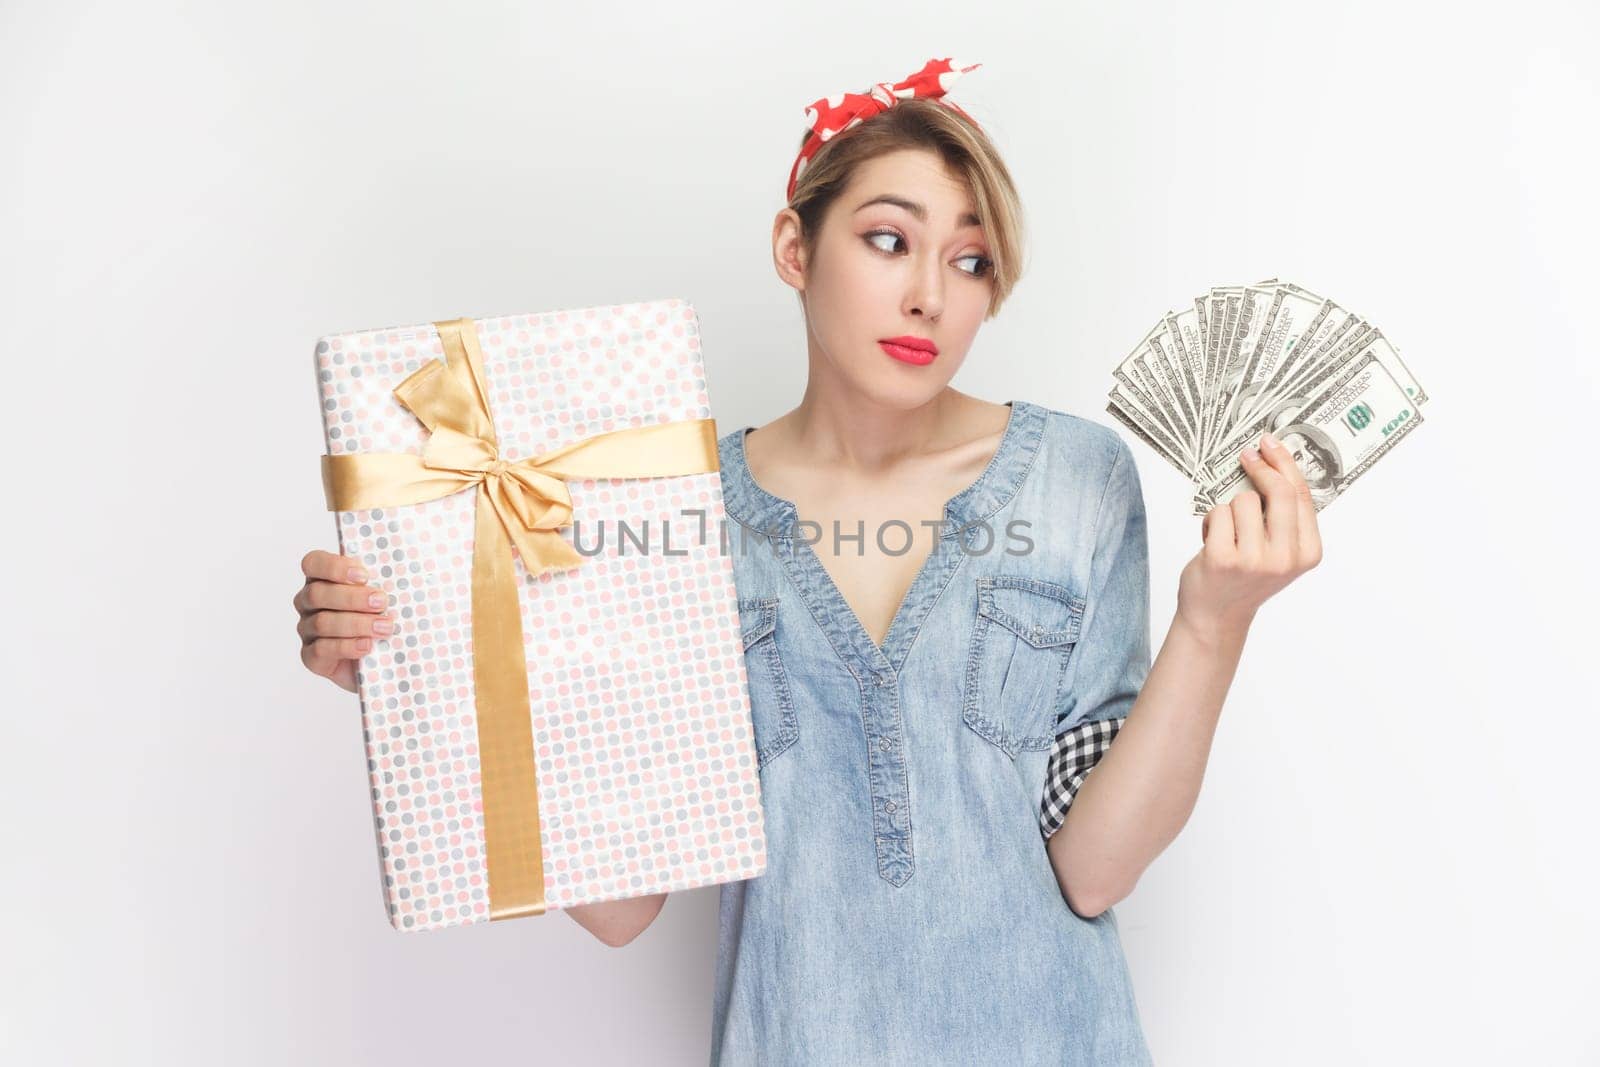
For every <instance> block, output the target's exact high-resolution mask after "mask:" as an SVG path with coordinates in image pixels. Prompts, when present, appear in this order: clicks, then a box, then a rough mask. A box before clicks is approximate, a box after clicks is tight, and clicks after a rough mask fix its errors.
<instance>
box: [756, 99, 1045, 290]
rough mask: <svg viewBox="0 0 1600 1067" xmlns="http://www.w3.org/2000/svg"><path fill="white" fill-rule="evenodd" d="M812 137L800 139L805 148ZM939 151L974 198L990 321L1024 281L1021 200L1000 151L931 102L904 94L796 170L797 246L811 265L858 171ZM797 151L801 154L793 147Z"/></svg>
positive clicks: (957, 115)
mask: <svg viewBox="0 0 1600 1067" xmlns="http://www.w3.org/2000/svg"><path fill="white" fill-rule="evenodd" d="M810 136H811V131H810V130H807V131H806V132H805V136H804V137H802V138H801V141H800V145H801V146H804V144H805V142H806V140H808V139H809V138H810ZM908 148H909V149H925V150H929V151H933V152H936V153H937V154H938V155H939V157H940V158H941V159H942V160H944V163H945V165H946V166H947V167H949V168H950V170H952V171H953V172H955V173H956V174H958V175H960V176H961V177H962V178H963V179H964V180H965V181H966V184H967V187H968V189H969V190H970V191H971V193H972V199H973V204H974V207H975V209H976V214H977V216H978V223H979V225H981V226H982V227H983V232H984V237H985V238H986V239H987V241H988V245H989V260H990V261H991V263H992V264H993V268H992V274H991V278H992V280H993V282H994V289H993V295H992V296H991V297H990V300H989V310H988V312H987V313H986V314H985V315H984V318H985V319H992V318H994V317H995V315H997V314H998V313H999V311H1000V306H1001V305H1002V304H1004V303H1005V301H1006V298H1007V297H1008V296H1010V295H1011V290H1012V289H1013V288H1015V287H1016V284H1017V281H1018V279H1020V278H1021V277H1022V256H1023V247H1022V201H1021V199H1020V198H1019V197H1018V196H1017V189H1016V185H1015V183H1013V182H1012V180H1011V172H1010V171H1009V170H1008V169H1007V168H1006V165H1005V161H1004V160H1002V159H1001V158H1000V152H999V150H998V149H996V148H995V146H994V143H993V142H992V141H990V140H989V137H988V135H987V134H986V133H984V132H983V130H981V129H980V128H979V127H978V126H977V125H976V123H974V122H973V121H972V120H970V119H968V118H967V117H966V116H964V115H962V114H961V113H960V112H958V111H956V110H955V109H954V108H951V107H947V106H946V105H944V104H940V103H938V102H937V100H935V99H928V98H923V97H907V98H905V99H902V100H898V101H896V103H895V104H894V106H893V107H891V108H888V109H887V110H885V111H881V112H879V113H878V114H876V115H873V116H872V117H871V118H869V119H866V120H865V121H863V122H860V123H858V124H857V125H855V126H852V127H851V128H850V129H848V130H846V131H845V132H844V133H841V134H839V135H837V136H835V137H833V138H831V139H830V140H829V141H828V142H827V143H825V144H824V145H823V146H822V147H821V148H820V149H818V150H817V153H816V155H814V156H812V157H811V160H810V161H809V162H808V163H807V164H806V165H805V166H804V167H803V168H802V169H801V171H800V177H799V179H798V180H797V181H796V183H795V189H794V196H792V197H790V198H789V204H788V206H789V207H790V208H792V209H793V210H794V211H795V213H796V214H798V215H799V216H800V242H801V246H802V247H803V248H804V249H805V251H806V257H807V261H808V262H809V260H810V258H811V255H812V253H814V252H815V250H816V239H817V235H818V233H820V232H821V229H822V219H823V217H824V216H825V215H826V214H827V212H828V208H829V207H831V206H832V204H833V202H834V201H835V200H837V199H838V198H839V195H840V194H841V193H843V192H844V190H845V187H846V186H848V185H849V184H850V178H851V176H852V175H853V174H854V173H855V170H856V168H857V167H859V166H860V165H861V164H863V163H865V162H866V161H868V160H870V159H875V158H877V157H878V156H882V155H887V154H889V153H890V152H897V151H900V150H902V149H908ZM797 151H798V149H797Z"/></svg>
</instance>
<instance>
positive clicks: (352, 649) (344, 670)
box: [294, 549, 395, 692]
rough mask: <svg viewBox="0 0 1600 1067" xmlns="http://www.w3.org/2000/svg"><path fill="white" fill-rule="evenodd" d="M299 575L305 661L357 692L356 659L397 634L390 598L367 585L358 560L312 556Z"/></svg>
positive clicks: (298, 599) (319, 552)
mask: <svg viewBox="0 0 1600 1067" xmlns="http://www.w3.org/2000/svg"><path fill="white" fill-rule="evenodd" d="M300 571H301V573H302V574H304V575H305V582H304V584H303V585H301V587H300V589H299V590H298V591H297V592H296V593H295V595H294V608H295V611H296V612H297V613H298V614H299V616H300V619H299V621H298V622H297V623H296V624H295V632H296V633H298V634H299V635H300V662H301V663H303V664H305V666H306V669H308V670H310V671H311V672H312V673H313V674H320V675H322V676H323V677H326V678H331V679H332V680H333V681H335V682H337V683H338V684H339V685H340V686H342V687H344V688H345V689H348V690H351V691H352V692H354V691H355V688H356V670H355V667H356V661H357V660H359V659H360V658H361V657H362V656H365V655H366V654H367V653H369V652H371V651H372V648H373V645H374V643H375V642H377V641H382V640H385V639H387V638H388V637H389V636H390V635H392V634H393V633H394V630H395V622H394V619H393V617H392V616H390V615H389V614H388V613H387V612H386V610H385V609H386V608H388V606H389V597H388V594H387V593H385V592H384V591H383V590H382V589H379V588H378V587H377V586H373V585H368V584H367V582H368V581H369V576H368V574H367V570H366V568H365V567H363V566H362V565H361V564H360V562H359V561H357V560H354V559H352V558H350V557H349V556H342V555H339V554H338V553H336V552H324V551H322V550H320V549H313V550H312V551H310V552H307V553H306V554H305V556H304V557H302V558H301V560H300Z"/></svg>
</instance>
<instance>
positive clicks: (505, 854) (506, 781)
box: [322, 319, 719, 919]
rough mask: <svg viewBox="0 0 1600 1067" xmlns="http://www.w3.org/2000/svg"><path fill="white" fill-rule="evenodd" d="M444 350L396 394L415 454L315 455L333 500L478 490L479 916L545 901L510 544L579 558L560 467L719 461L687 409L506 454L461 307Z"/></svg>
mask: <svg viewBox="0 0 1600 1067" xmlns="http://www.w3.org/2000/svg"><path fill="white" fill-rule="evenodd" d="M434 327H435V329H437V330H438V331H439V340H440V342H441V343H442V344H443V346H444V355H445V358H444V361H443V362H440V361H438V360H430V361H429V362H428V363H426V364H424V365H423V367H422V368H421V369H420V370H418V371H416V372H415V373H414V374H412V375H411V376H410V377H409V378H407V379H406V380H405V381H403V382H401V383H400V384H399V385H398V386H396V387H395V389H394V395H395V398H396V399H397V400H399V401H400V403H401V404H402V405H404V406H405V408H406V410H408V411H410V412H411V413H412V414H413V415H415V416H416V417H417V418H418V419H419V420H421V422H422V424H423V425H424V426H426V427H427V428H428V441H427V444H426V445H425V446H424V448H423V451H422V455H420V456H418V455H415V454H412V453H409V452H405V453H400V452H369V453H364V454H347V455H338V456H323V457H322V487H323V493H324V495H325V496H326V498H327V502H328V510H330V511H359V510H363V509H366V508H377V507H396V506H399V505H402V504H419V503H421V502H423V501H425V500H437V499H438V498H440V497H444V496H449V495H451V494H453V493H459V492H463V491H465V490H468V489H474V488H475V489H476V490H477V514H476V521H475V525H474V530H473V537H474V547H473V553H472V672H473V683H474V686H475V688H476V694H477V719H478V750H479V771H480V780H481V783H482V787H481V788H482V795H483V833H484V847H485V850H486V852H487V860H486V863H487V866H488V870H489V917H490V919H510V918H516V917H519V916H523V915H541V914H543V913H544V911H545V896H544V852H543V847H542V844H541V841H540V831H539V792H538V776H537V774H536V773H535V767H534V760H533V724H532V721H531V718H530V701H529V697H528V663H527V659H526V655H527V653H526V652H525V651H524V649H523V644H522V611H521V608H520V607H519V606H518V602H517V577H516V569H515V566H514V564H513V561H512V556H511V546H512V545H516V548H517V553H518V554H519V555H520V556H521V557H522V563H523V566H524V567H525V568H526V569H527V571H528V573H529V574H530V575H534V576H538V575H540V574H543V573H544V572H545V571H549V570H566V569H569V568H572V567H580V566H582V565H583V563H584V560H585V558H586V557H584V556H583V555H581V554H580V553H578V552H577V551H576V550H575V549H574V548H573V547H572V546H571V545H569V544H568V543H567V542H566V540H565V539H564V538H562V537H561V535H560V534H559V533H558V532H557V531H558V530H560V529H561V528H562V527H565V526H568V525H570V524H571V522H572V496H571V494H570V493H569V492H568V491H567V485H566V482H567V480H568V479H570V478H668V477H677V476H681V475H686V474H705V473H709V472H712V471H716V470H718V469H719V464H718V459H717V431H716V423H715V421H714V420H712V419H685V420H683V421H681V422H668V423H658V424H656V425H653V426H639V427H633V428H629V429H625V430H614V431H612V432H610V433H603V434H596V435H595V436H593V437H589V438H586V439H584V440H582V441H577V442H574V443H573V444H570V445H567V446H566V447H565V448H558V449H556V450H554V451H551V452H546V453H544V454H542V455H538V456H533V457H530V458H528V459H522V460H516V461H509V460H507V459H505V458H504V457H503V456H501V454H500V447H499V443H498V440H497V438H496V436H495V428H494V415H493V413H492V412H491V411H490V409H489V400H488V397H489V392H488V389H487V388H486V387H485V384H484V377H483V352H482V350H481V349H480V348H479V347H478V334H477V330H476V328H475V327H474V325H473V321H472V320H471V319H451V320H448V321H445V322H436V323H434Z"/></svg>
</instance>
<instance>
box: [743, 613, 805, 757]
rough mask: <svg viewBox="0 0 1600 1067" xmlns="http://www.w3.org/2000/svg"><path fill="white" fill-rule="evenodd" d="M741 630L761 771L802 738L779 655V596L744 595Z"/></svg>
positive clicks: (751, 715) (752, 720) (751, 713)
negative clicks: (747, 596)
mask: <svg viewBox="0 0 1600 1067" xmlns="http://www.w3.org/2000/svg"><path fill="white" fill-rule="evenodd" d="M739 632H740V635H741V636H742V637H743V640H744V668H745V675H746V677H747V679H748V681H749V686H750V719H751V725H752V726H753V727H754V730H755V738H756V769H757V770H760V769H761V768H763V767H765V766H766V765H767V764H768V763H770V762H772V760H774V759H776V758H777V757H778V756H779V755H781V754H782V753H783V752H785V751H787V750H788V748H789V747H790V746H791V745H793V744H794V743H795V741H797V740H798V739H799V737H800V727H799V724H798V723H797V722H796V719H795V714H794V700H793V698H792V697H791V696H790V694H789V678H788V676H787V675H786V674H785V673H784V669H783V659H782V657H781V656H779V654H778V598H777V597H775V596H771V597H749V598H741V599H740V600H739Z"/></svg>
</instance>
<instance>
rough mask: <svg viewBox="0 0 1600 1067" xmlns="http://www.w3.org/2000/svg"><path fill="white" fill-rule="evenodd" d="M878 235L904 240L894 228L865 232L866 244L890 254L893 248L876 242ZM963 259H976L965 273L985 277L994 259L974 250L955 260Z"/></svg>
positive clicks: (992, 266)
mask: <svg viewBox="0 0 1600 1067" xmlns="http://www.w3.org/2000/svg"><path fill="white" fill-rule="evenodd" d="M879 237H887V238H889V240H890V241H903V240H905V238H903V237H901V236H900V234H899V233H897V232H895V231H894V230H873V231H872V232H871V233H868V234H866V236H865V239H866V242H867V243H868V244H870V245H872V247H874V248H876V249H879V250H880V251H883V252H888V253H889V254H891V255H893V254H894V249H893V248H892V247H890V248H885V247H884V246H883V245H880V244H878V243H876V241H875V238H879ZM964 259H974V260H977V265H976V266H975V267H973V268H972V269H971V270H965V268H962V269H963V270H964V271H965V273H967V274H970V275H972V277H974V278H986V277H988V276H989V272H990V271H991V270H993V269H994V261H993V260H991V259H990V258H989V257H988V256H984V255H980V254H979V253H976V252H974V253H973V254H972V255H969V256H962V257H961V258H960V259H958V260H956V262H957V263H959V262H961V260H964Z"/></svg>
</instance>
